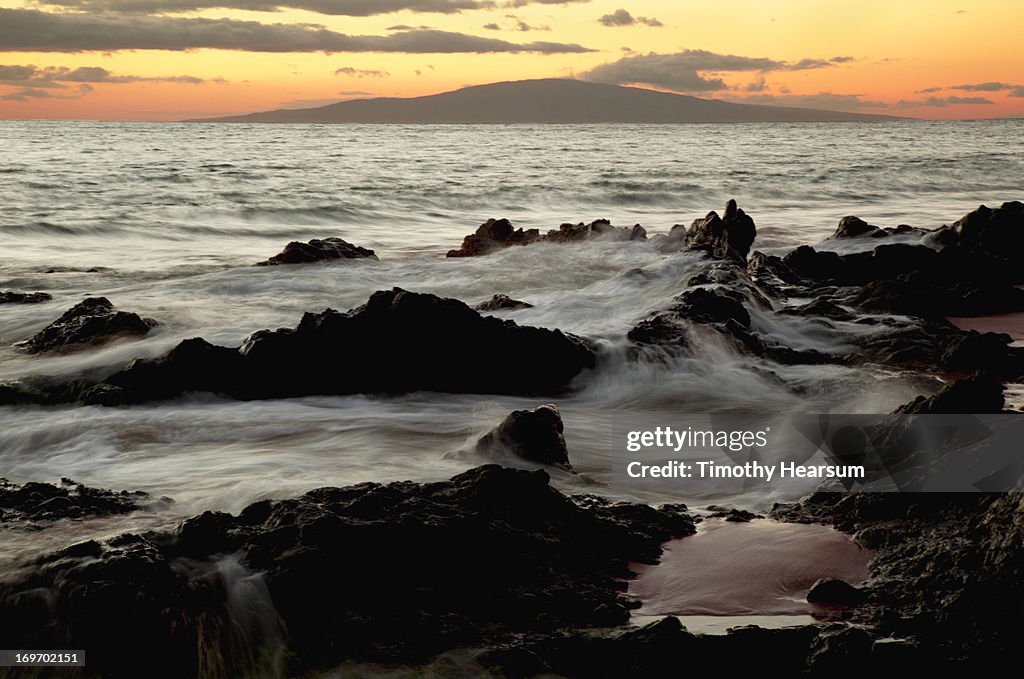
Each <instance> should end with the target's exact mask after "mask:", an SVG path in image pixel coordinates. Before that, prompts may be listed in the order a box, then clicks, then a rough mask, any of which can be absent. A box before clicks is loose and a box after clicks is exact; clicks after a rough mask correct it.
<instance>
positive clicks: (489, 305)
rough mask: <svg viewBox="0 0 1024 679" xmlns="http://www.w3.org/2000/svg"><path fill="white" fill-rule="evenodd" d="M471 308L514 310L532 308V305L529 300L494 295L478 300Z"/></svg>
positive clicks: (479, 309)
mask: <svg viewBox="0 0 1024 679" xmlns="http://www.w3.org/2000/svg"><path fill="white" fill-rule="evenodd" d="M473 308H474V309H476V310H477V311H515V310H518V309H532V308H533V305H532V304H530V303H529V302H522V301H520V300H518V299H512V298H511V297H509V296H508V295H495V296H494V297H491V298H490V299H489V300H486V301H484V302H480V303H479V304H477V305H476V306H475V307H473Z"/></svg>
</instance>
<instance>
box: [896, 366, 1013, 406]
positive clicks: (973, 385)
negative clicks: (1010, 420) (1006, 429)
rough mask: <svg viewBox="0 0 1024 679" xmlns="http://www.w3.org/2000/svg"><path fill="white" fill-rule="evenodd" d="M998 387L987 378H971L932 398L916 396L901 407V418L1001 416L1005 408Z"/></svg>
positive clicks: (1000, 385)
mask: <svg viewBox="0 0 1024 679" xmlns="http://www.w3.org/2000/svg"><path fill="white" fill-rule="evenodd" d="M1004 390H1005V388H1004V387H1003V385H1002V384H1001V383H999V382H998V381H996V380H995V379H993V378H992V377H989V376H987V375H973V376H971V377H967V378H964V379H961V380H957V381H956V382H954V383H952V384H950V385H947V386H946V387H944V388H943V389H942V391H940V392H939V393H938V394H935V395H934V396H929V397H925V396H918V397H917V398H916V399H915V400H913V401H912V402H910V403H907V404H904V405H902V406H900V407H899V408H898V409H897V410H896V413H897V414H901V415H963V414H967V413H975V414H983V413H1001V412H1003V407H1004V404H1005V399H1004V397H1003V391H1004Z"/></svg>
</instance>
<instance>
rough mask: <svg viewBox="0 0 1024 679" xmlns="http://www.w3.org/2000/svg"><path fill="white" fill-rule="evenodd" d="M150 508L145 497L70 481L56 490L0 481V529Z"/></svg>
mask: <svg viewBox="0 0 1024 679" xmlns="http://www.w3.org/2000/svg"><path fill="white" fill-rule="evenodd" d="M151 504H153V501H152V500H151V499H150V498H149V496H148V495H147V494H146V493H143V492H140V491H136V492H134V493H128V492H125V491H121V492H117V491H112V490H105V489H101V488H90V487H88V486H84V485H82V484H79V483H75V482H74V481H71V480H70V479H61V483H60V485H59V486H55V485H52V484H49V483H36V482H29V483H25V484H23V485H20V486H19V485H18V484H15V483H11V482H10V481H8V480H7V479H0V525H5V526H8V525H9V526H14V527H21V528H33V529H35V528H41V527H45V525H46V524H47V523H48V522H52V521H57V520H59V519H83V518H89V517H97V516H111V515H114V514H128V513H130V512H134V511H136V510H138V509H141V508H143V507H146V506H149V505H151Z"/></svg>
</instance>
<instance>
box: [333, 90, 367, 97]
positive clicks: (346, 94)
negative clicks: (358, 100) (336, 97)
mask: <svg viewBox="0 0 1024 679" xmlns="http://www.w3.org/2000/svg"><path fill="white" fill-rule="evenodd" d="M338 94H340V95H341V96H343V97H372V96H373V92H365V91H363V90H342V91H341V92H338Z"/></svg>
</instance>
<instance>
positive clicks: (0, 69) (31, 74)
mask: <svg viewBox="0 0 1024 679" xmlns="http://www.w3.org/2000/svg"><path fill="white" fill-rule="evenodd" d="M139 82H165V83H184V84H186V85H201V84H203V83H204V82H206V81H205V80H203V79H202V78H197V77H195V76H191V75H172V76H156V77H154V76H139V75H116V74H114V73H111V72H110V71H108V70H107V69H105V68H101V67H99V66H79V67H78V68H67V67H65V66H46V67H42V68H40V67H38V66H33V65H28V66H5V65H0V85H14V86H24V87H30V88H45V89H63V88H65V87H66V85H64V84H62V83H113V84H121V83H139ZM218 82H223V81H222V80H221V79H219V78H218Z"/></svg>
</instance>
